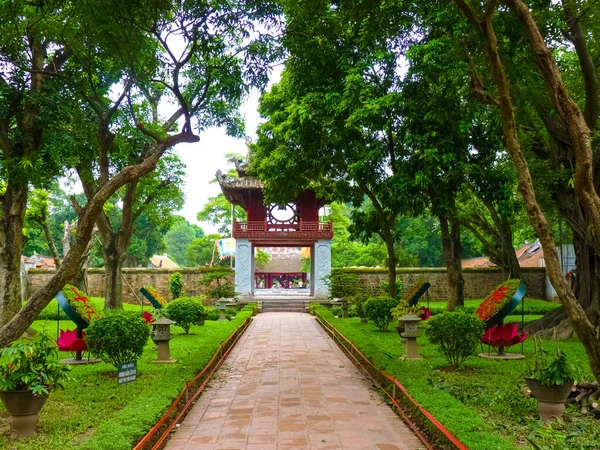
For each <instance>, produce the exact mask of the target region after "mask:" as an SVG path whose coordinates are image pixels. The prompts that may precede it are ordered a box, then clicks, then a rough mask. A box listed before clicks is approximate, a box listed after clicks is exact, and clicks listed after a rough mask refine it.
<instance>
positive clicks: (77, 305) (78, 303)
mask: <svg viewBox="0 0 600 450" xmlns="http://www.w3.org/2000/svg"><path fill="white" fill-rule="evenodd" d="M63 294H64V296H65V298H66V299H67V301H68V302H69V305H71V307H72V308H73V309H74V310H75V311H76V312H77V314H79V315H80V316H81V318H82V319H83V320H85V321H86V322H88V323H89V322H91V321H92V320H94V319H100V314H98V313H97V312H96V310H95V309H94V308H93V307H92V305H90V303H89V300H90V299H89V298H88V297H87V296H86V295H85V294H84V293H83V292H81V291H80V290H79V289H77V288H76V287H75V286H71V285H69V284H67V285H65V287H64V289H63Z"/></svg>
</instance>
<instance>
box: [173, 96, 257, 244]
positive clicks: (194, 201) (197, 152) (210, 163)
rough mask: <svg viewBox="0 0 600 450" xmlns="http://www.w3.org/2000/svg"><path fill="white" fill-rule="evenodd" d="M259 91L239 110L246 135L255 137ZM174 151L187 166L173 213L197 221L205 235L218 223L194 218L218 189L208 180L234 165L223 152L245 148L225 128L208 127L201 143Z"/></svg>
mask: <svg viewBox="0 0 600 450" xmlns="http://www.w3.org/2000/svg"><path fill="white" fill-rule="evenodd" d="M259 96H260V94H259V93H258V92H254V91H253V92H252V93H251V94H250V95H249V96H248V98H247V100H246V101H245V102H244V104H243V105H242V109H241V113H242V115H243V116H244V117H245V120H246V135H247V136H249V137H251V138H252V140H256V128H257V126H258V124H259V123H260V115H259V114H258V112H257V108H258V98H259ZM175 150H176V151H177V154H178V155H179V157H180V158H181V159H182V161H183V162H184V163H185V165H186V175H185V204H184V206H183V209H182V210H181V211H178V212H177V213H176V214H180V215H182V216H184V217H185V218H186V219H187V220H188V221H189V222H190V223H197V224H199V225H200V226H201V227H202V229H203V230H204V232H205V233H206V234H210V233H216V231H217V228H218V227H217V226H214V225H211V224H209V223H207V222H199V221H198V220H197V219H196V215H197V214H198V211H200V210H201V209H202V208H203V207H204V205H205V204H206V203H207V202H208V199H209V198H210V197H215V196H216V195H217V194H218V193H219V192H221V189H220V188H219V184H218V183H211V180H213V179H214V178H215V173H216V172H217V170H219V169H220V170H221V171H222V172H224V173H225V172H227V171H228V169H229V168H230V167H233V165H232V164H231V163H230V162H228V161H227V160H226V158H225V154H226V153H233V152H235V153H241V154H243V155H245V154H246V153H247V152H248V150H247V147H246V142H245V141H244V140H243V139H235V138H232V137H230V136H227V133H226V132H225V129H224V128H214V127H213V128H209V129H207V130H206V131H203V132H202V133H200V142H197V143H195V144H180V145H178V146H176V147H175Z"/></svg>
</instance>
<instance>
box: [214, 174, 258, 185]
mask: <svg viewBox="0 0 600 450" xmlns="http://www.w3.org/2000/svg"><path fill="white" fill-rule="evenodd" d="M216 176H217V181H218V182H219V184H220V185H221V187H222V188H225V189H262V187H263V183H262V181H260V180H259V179H258V178H256V177H252V176H249V175H246V176H242V177H240V178H228V177H227V175H224V174H223V172H221V171H220V170H217V173H216Z"/></svg>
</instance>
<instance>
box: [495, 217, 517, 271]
mask: <svg viewBox="0 0 600 450" xmlns="http://www.w3.org/2000/svg"><path fill="white" fill-rule="evenodd" d="M498 231H499V232H500V240H501V242H500V244H501V246H502V254H503V255H504V258H503V259H504V267H503V269H504V270H506V272H507V273H508V278H517V279H519V280H520V279H521V266H520V265H519V260H518V259H517V252H515V248H514V247H513V234H512V228H511V226H510V223H509V221H508V219H506V218H505V217H503V218H502V225H501V226H499V227H498Z"/></svg>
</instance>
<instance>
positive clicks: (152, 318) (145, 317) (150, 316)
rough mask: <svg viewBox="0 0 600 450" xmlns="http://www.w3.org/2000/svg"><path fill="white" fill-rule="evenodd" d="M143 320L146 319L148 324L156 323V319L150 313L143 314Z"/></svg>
mask: <svg viewBox="0 0 600 450" xmlns="http://www.w3.org/2000/svg"><path fill="white" fill-rule="evenodd" d="M142 319H144V320H145V321H146V323H147V324H151V323H152V322H154V317H153V316H152V314H150V313H149V312H148V311H144V313H143V314H142Z"/></svg>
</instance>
